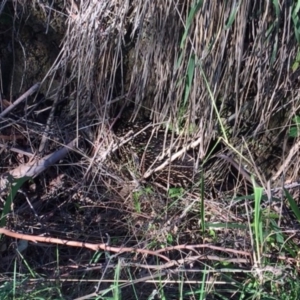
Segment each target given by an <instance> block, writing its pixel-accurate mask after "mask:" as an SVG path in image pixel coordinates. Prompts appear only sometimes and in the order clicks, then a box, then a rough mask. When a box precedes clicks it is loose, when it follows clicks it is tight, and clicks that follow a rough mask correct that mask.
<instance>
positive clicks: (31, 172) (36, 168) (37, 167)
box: [0, 139, 77, 192]
mask: <svg viewBox="0 0 300 300" xmlns="http://www.w3.org/2000/svg"><path fill="white" fill-rule="evenodd" d="M76 141H77V139H74V140H73V141H71V142H70V143H69V144H68V145H66V146H65V147H63V148H62V149H59V150H57V151H55V152H54V153H51V154H49V155H47V156H45V157H43V158H41V159H39V160H37V161H34V160H33V161H30V162H28V163H27V164H24V165H20V166H18V167H17V168H15V169H13V170H11V171H9V172H6V173H4V174H1V176H0V189H1V190H2V192H3V189H6V188H7V185H8V183H12V182H11V179H18V178H22V177H30V178H34V177H36V176H37V175H39V174H40V173H42V172H43V171H45V170H46V169H47V168H49V167H50V166H52V165H54V164H55V163H56V162H58V161H59V160H61V159H63V158H64V157H65V156H66V155H67V154H68V152H69V151H70V150H73V149H74V148H75V145H76Z"/></svg>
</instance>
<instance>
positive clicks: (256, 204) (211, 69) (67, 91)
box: [0, 0, 300, 299]
mask: <svg viewBox="0 0 300 300" xmlns="http://www.w3.org/2000/svg"><path fill="white" fill-rule="evenodd" d="M34 3H35V6H34V5H33V4H34ZM76 3H77V4H76ZM5 4H6V7H4V5H5ZM277 4H278V3H277V2H276V1H274V3H273V4H271V3H270V2H268V1H266V3H260V2H259V1H241V2H240V3H239V5H238V6H236V5H237V4H235V2H234V1H232V3H231V2H230V3H227V5H225V4H219V3H217V2H216V1H203V4H202V5H200V4H197V5H199V6H197V5H196V6H193V5H194V2H193V1H190V0H185V1H174V0H166V1H164V3H163V4H162V2H161V1H148V0H145V1H143V3H142V2H141V1H137V0H134V1H130V2H129V1H120V0H114V1H61V2H57V3H54V4H53V3H52V4H51V5H50V4H45V3H43V2H42V1H38V2H34V1H28V3H26V4H25V3H23V2H22V1H4V2H3V4H2V6H1V5H0V12H2V15H0V27H1V28H2V27H3V23H4V22H5V21H6V19H5V17H4V16H7V15H9V13H11V14H12V15H14V16H15V17H16V18H15V20H18V18H19V20H18V21H14V22H12V23H9V24H10V25H11V27H9V30H10V32H14V31H18V30H19V29H20V28H21V27H22V26H23V25H24V24H27V26H29V27H30V28H31V26H33V24H34V25H36V24H37V23H38V24H39V26H40V27H39V28H43V30H45V31H46V32H50V33H51V32H54V33H57V39H58V40H55V42H56V43H58V42H61V44H60V47H59V54H58V55H57V56H56V59H55V60H53V61H52V67H51V68H48V69H46V72H44V73H45V74H43V77H40V78H35V79H34V80H36V81H42V90H41V92H42V93H43V95H42V96H41V99H42V100H41V104H42V105H44V107H40V106H38V105H40V104H39V103H38V102H36V100H34V99H28V106H29V109H28V108H27V106H26V107H25V108H20V110H17V111H16V112H15V114H14V115H11V116H9V118H7V119H5V120H3V122H6V123H3V129H2V130H4V129H5V128H13V129H14V130H16V128H17V130H18V132H20V133H21V135H22V136H24V137H25V138H22V140H23V143H24V144H25V145H26V146H28V147H29V148H31V150H32V152H36V151H38V150H40V151H39V155H43V154H44V153H49V152H52V151H54V149H57V148H58V147H60V146H61V145H64V144H67V143H68V142H69V141H70V140H71V139H73V138H74V137H75V136H78V137H79V140H80V144H79V145H78V148H77V151H76V152H74V153H73V154H71V155H69V156H68V157H66V158H65V159H64V160H63V161H61V162H60V163H59V164H57V165H55V166H53V167H51V168H49V169H48V170H47V172H45V173H44V174H43V175H40V176H39V177H38V178H35V179H34V181H30V182H28V183H26V185H25V186H24V187H23V189H22V192H19V193H18V194H17V196H16V197H15V199H14V206H13V209H12V212H11V213H10V214H9V216H8V218H7V223H6V225H7V226H6V227H8V228H10V229H11V230H12V231H17V232H22V233H24V234H25V233H26V234H30V235H37V236H45V237H49V238H60V239H63V240H69V241H74V242H75V241H76V242H80V245H79V247H77V248H75V247H73V248H72V247H69V246H68V245H56V244H53V243H51V241H50V240H48V242H50V243H32V242H30V243H29V244H25V246H24V248H23V249H22V248H21V246H22V245H21V244H20V243H21V241H22V240H20V239H18V240H16V239H13V238H12V237H2V240H1V249H0V251H1V256H2V257H1V266H0V273H1V274H2V275H1V276H2V277H1V281H2V283H3V285H1V286H0V295H4V296H5V297H6V298H3V299H8V297H10V296H11V295H12V294H14V293H15V298H16V299H23V298H22V297H23V296H22V293H26V294H28V295H32V297H34V296H36V297H37V296H41V297H44V298H45V299H50V298H51V299H52V298H53V299H60V298H61V299H75V298H76V299H97V297H99V299H108V298H109V297H114V298H115V299H119V298H122V299H158V298H159V297H161V298H163V297H165V298H166V299H173V298H174V299H196V298H197V299H204V298H205V297H206V299H220V298H221V297H223V299H227V298H228V299H229V298H234V299H239V297H242V296H241V295H245V297H246V298H247V297H248V298H247V299H259V298H260V297H262V296H266V295H271V296H272V297H273V296H274V297H275V298H274V299H276V296H278V295H282V296H283V295H288V292H287V293H286V294H283V292H282V291H283V290H285V289H286V286H288V287H289V290H290V291H291V290H296V288H295V286H293V285H292V284H293V282H297V279H296V278H297V276H298V266H297V264H298V256H297V253H298V251H299V250H298V248H297V244H298V239H299V232H298V230H297V229H296V225H295V223H296V222H297V218H295V217H294V214H295V215H296V217H297V214H296V213H295V210H294V209H293V208H291V207H290V206H289V205H288V204H287V201H286V200H285V199H286V198H285V196H284V195H283V193H282V189H280V190H278V189H277V190H275V188H278V187H279V186H282V183H284V184H287V183H291V182H296V181H297V180H298V178H299V174H298V169H299V168H298V165H299V159H298V148H299V146H298V144H299V143H298V138H297V137H296V138H291V137H289V135H288V133H289V128H290V126H291V124H292V119H293V117H294V116H295V115H297V114H298V113H299V112H298V111H299V87H300V83H299V80H298V73H299V71H298V68H297V60H296V57H297V51H298V43H297V35H296V33H295V32H296V31H295V30H296V29H297V28H298V27H297V22H296V21H297V18H295V17H294V21H293V19H292V16H293V13H294V9H295V7H294V6H293V5H292V6H288V4H287V3H285V2H284V3H283V4H282V5H281V6H279V4H278V6H276V5H277ZM4 8H6V9H8V10H5V9H4ZM277 9H278V10H277ZM29 12H30V13H31V17H30V16H29ZM32 16H33V17H32ZM1 17H2V18H1ZM8 19H9V18H8ZM9 20H10V19H9ZM26 20H27V21H26ZM28 20H29V21H28ZM295 20H296V21H295ZM26 22H28V23H26ZM36 22H37V23H36ZM1 24H2V25H1ZM59 24H60V25H59ZM32 28H33V27H32ZM34 28H36V27H34ZM20 32H22V31H21V30H20ZM43 32H44V31H43ZM50 33H49V34H50ZM43 34H44V33H43ZM20 35H21V33H20ZM62 35H63V38H62V40H59V37H60V36H62ZM45 36H46V37H47V36H49V35H47V34H46V35H45ZM54 36H55V34H54ZM9 38H10V39H11V42H12V43H14V44H16V49H17V48H18V47H19V46H18V45H20V44H21V43H20V42H19V39H18V38H17V37H16V38H15V39H14V38H11V37H10V36H9ZM52 38H53V35H52ZM42 40H43V39H42ZM5 41H6V40H5V39H4V38H3V39H2V40H0V42H2V43H4V42H5ZM32 44H33V42H32ZM58 44H59V43H58ZM26 47H27V45H26V43H23V44H22V49H23V52H24V53H25V54H24V60H25V58H26V57H27V56H26V53H27V52H26V51H27V49H28V48H26ZM3 51H4V50H3ZM3 53H4V54H5V53H6V52H5V51H4V52H3ZM16 53H18V52H16ZM295 66H296V67H295ZM14 67H15V68H17V67H16V66H14ZM24 70H25V69H24ZM26 70H30V68H29V69H26ZM43 71H44V69H43ZM2 72H3V71H2ZM28 72H29V71H28ZM30 76H33V75H32V74H30ZM30 76H29V75H28V77H27V74H24V78H29V77H30ZM14 82H15V81H14V80H13V79H12V80H11V81H10V88H9V89H7V88H5V89H6V90H10V91H12V90H13V87H12V85H13V83H14ZM28 84H29V83H28ZM27 88H29V86H27ZM5 96H6V97H9V96H8V95H5ZM14 96H16V95H14ZM10 98H12V95H10ZM47 101H50V103H51V104H49V102H47ZM45 107H46V109H48V111H51V113H50V114H49V115H47V118H45V122H42V123H39V122H37V121H36V119H35V118H34V114H37V115H38V116H40V115H41V114H42V112H41V111H42V109H44V108H45ZM37 110H38V111H37ZM58 111H59V113H60V114H59V115H57V112H58ZM24 115H25V117H24ZM41 119H42V118H40V119H39V120H41ZM145 120H146V121H147V122H148V121H149V120H151V123H152V124H153V128H152V127H151V130H150V131H149V130H148V131H146V130H147V129H149V127H146V126H144V128H140V129H141V131H140V132H138V133H137V132H130V130H129V129H131V124H132V123H133V124H137V123H139V122H140V121H145ZM1 124H2V123H1ZM41 124H43V126H41ZM1 126H2V125H1ZM4 127H5V128H4ZM1 128H2V127H1ZM118 128H121V129H120V132H122V133H121V134H119V133H118ZM152 129H153V130H152ZM6 130H8V129H6ZM11 132H13V131H12V129H10V131H5V132H4V133H3V132H2V133H3V135H10V136H11V135H13V133H11ZM143 132H151V133H150V134H149V139H148V140H149V141H150V136H151V135H152V136H151V138H153V139H159V137H160V136H162V137H164V138H165V141H164V138H162V139H161V144H167V146H166V148H164V149H163V150H164V151H162V150H161V149H160V150H161V151H158V153H157V158H158V162H159V163H157V164H155V166H154V167H152V168H151V169H148V170H145V169H144V168H143V167H142V166H141V160H139V159H140V157H138V158H137V157H136V156H135V153H133V152H134V151H133V150H132V149H133V148H134V147H135V149H137V148H138V146H139V144H138V145H136V144H137V143H138V142H137V141H138V140H139V136H142V135H143ZM120 135H121V136H120ZM158 141H160V140H158ZM170 141H171V142H170ZM13 142H14V143H15V145H14V146H16V147H19V146H20V145H19V144H18V141H17V140H16V139H15V140H14V141H13ZM46 142H47V143H46ZM164 142H165V143H164ZM149 143H150V142H149ZM145 144H147V141H146V142H145ZM158 144H159V142H158ZM170 145H171V146H170ZM170 147H171V148H172V149H169V148H170ZM157 148H159V147H157ZM124 149H125V150H124ZM142 149H144V150H143V151H140V152H141V153H142V156H143V157H145V156H146V155H147V149H149V148H147V146H146V145H145V146H144V147H142ZM145 149H146V150H145ZM124 151H125V153H126V154H124ZM180 151H182V153H184V152H186V153H188V154H189V155H191V153H193V159H194V160H193V164H194V165H195V166H196V167H197V170H198V171H199V170H200V171H199V172H198V173H199V174H198V175H199V176H198V177H197V178H198V180H197V181H196V182H194V183H193V184H191V185H189V186H184V187H183V186H179V187H174V186H171V185H170V182H171V180H169V179H170V178H171V177H172V176H173V177H175V175H174V173H173V171H172V169H171V167H170V168H169V169H168V168H167V169H168V172H166V173H163V174H167V175H163V176H165V178H167V179H168V180H166V181H167V182H164V183H162V182H161V180H154V178H155V175H157V174H159V172H160V171H161V169H159V168H160V166H162V165H164V163H165V164H167V163H168V162H169V159H170V157H171V160H172V159H173V158H174V162H178V160H176V159H178V157H176V159H175V156H176V153H179V154H182V153H181V152H180ZM163 153H164V154H163ZM174 155H175V156H174ZM160 158H161V159H160ZM1 160H2V166H1V168H2V170H3V172H1V173H4V171H7V170H10V169H13V168H14V167H16V166H17V165H19V164H22V163H24V162H26V161H27V160H28V159H27V158H26V157H24V156H23V157H19V156H17V155H16V154H15V153H13V152H11V151H10V150H9V149H4V150H3V151H2V153H1ZM278 170H279V171H280V172H278ZM154 171H155V172H154ZM147 172H148V173H147ZM276 172H277V173H276ZM149 174H151V176H150V175H149ZM250 175H253V176H254V177H255V180H256V182H257V183H258V184H259V185H261V186H263V188H264V191H263V192H264V195H263V196H262V195H259V193H260V190H259V189H258V187H257V186H256V184H253V181H252V179H251V176H250ZM157 177H158V178H161V177H162V176H158V175H157ZM272 179H273V181H272ZM291 192H292V194H293V196H294V199H295V201H297V198H296V193H297V191H296V190H295V189H293V190H291ZM3 197H4V196H3ZM2 200H3V203H5V201H7V199H6V198H5V197H4V198H3V199H2ZM289 204H290V205H291V202H289ZM299 217H300V216H299ZM298 221H299V219H298ZM46 242H47V241H46ZM84 243H93V244H98V245H99V244H101V245H104V244H105V245H107V247H108V248H107V249H106V251H102V250H103V248H101V249H100V247H99V251H96V252H95V251H92V250H90V249H87V248H86V247H85V245H84ZM110 247H111V248H110ZM100 250H101V251H100ZM12 274H13V275H12ZM279 280H282V281H283V282H284V283H283V284H282V283H281V282H280V281H279ZM13 283H15V284H17V288H16V287H15V286H14V285H13ZM8 291H11V294H9V292H8ZM205 295H206V296H205ZM289 295H291V294H289ZM295 295H296V294H295ZM78 297H79V298H78ZM80 297H82V298H80ZM295 297H296V296H295ZM296 298H297V297H296ZM296 298H294V299H296ZM272 299H273V298H272ZM284 299H293V298H292V296H291V298H288V297H287V296H286V298H284Z"/></svg>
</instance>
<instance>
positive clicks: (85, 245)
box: [0, 228, 170, 262]
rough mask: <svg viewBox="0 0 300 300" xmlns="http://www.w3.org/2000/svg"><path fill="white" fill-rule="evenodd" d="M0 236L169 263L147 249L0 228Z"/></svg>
mask: <svg viewBox="0 0 300 300" xmlns="http://www.w3.org/2000/svg"><path fill="white" fill-rule="evenodd" d="M0 234H5V235H7V236H10V237H13V238H16V239H20V240H25V241H31V242H34V243H36V242H42V243H51V244H59V245H65V246H71V247H80V248H87V249H90V250H93V251H99V250H103V251H110V252H114V253H118V254H120V253H124V252H135V253H142V254H148V255H154V256H158V257H160V258H162V259H163V260H165V261H167V262H170V259H169V258H167V257H166V256H164V255H162V254H159V253H156V252H155V251H151V250H147V249H136V248H132V247H110V246H107V244H105V243H101V244H91V243H85V242H78V241H69V240H62V239H58V238H52V237H44V236H37V235H28V234H22V233H17V232H13V231H10V230H8V229H6V228H0Z"/></svg>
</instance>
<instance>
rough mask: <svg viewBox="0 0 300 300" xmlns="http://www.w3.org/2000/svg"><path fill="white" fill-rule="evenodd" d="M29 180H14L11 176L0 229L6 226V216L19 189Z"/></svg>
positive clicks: (24, 178)
mask: <svg viewBox="0 0 300 300" xmlns="http://www.w3.org/2000/svg"><path fill="white" fill-rule="evenodd" d="M29 179H30V177H22V178H18V179H15V178H13V177H12V176H11V177H10V178H9V182H11V186H10V193H9V195H8V197H7V198H6V201H5V204H4V207H3V211H2V213H1V220H0V227H1V228H2V227H5V225H6V216H7V215H8V214H9V213H10V211H11V205H12V203H13V200H14V199H15V197H16V195H17V193H18V191H19V189H20V188H21V186H22V185H23V184H24V183H25V182H26V181H28V180H29Z"/></svg>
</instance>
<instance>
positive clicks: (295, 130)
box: [289, 115, 300, 138]
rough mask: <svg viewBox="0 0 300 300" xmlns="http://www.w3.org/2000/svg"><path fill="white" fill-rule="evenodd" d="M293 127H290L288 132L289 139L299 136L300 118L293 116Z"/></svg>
mask: <svg viewBox="0 0 300 300" xmlns="http://www.w3.org/2000/svg"><path fill="white" fill-rule="evenodd" d="M293 122H294V125H293V126H291V128H290V131H289V137H292V138H296V137H298V136H299V132H300V131H299V130H300V116H298V115H297V116H295V117H294V118H293Z"/></svg>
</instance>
